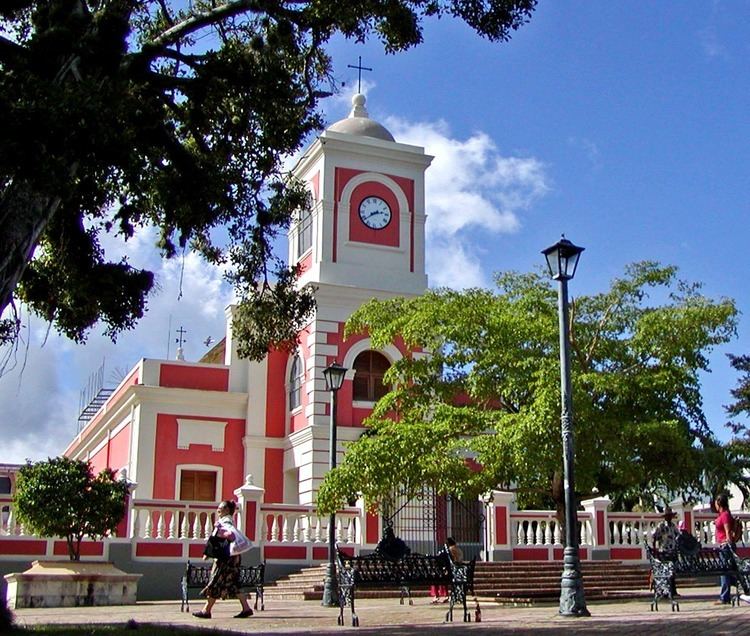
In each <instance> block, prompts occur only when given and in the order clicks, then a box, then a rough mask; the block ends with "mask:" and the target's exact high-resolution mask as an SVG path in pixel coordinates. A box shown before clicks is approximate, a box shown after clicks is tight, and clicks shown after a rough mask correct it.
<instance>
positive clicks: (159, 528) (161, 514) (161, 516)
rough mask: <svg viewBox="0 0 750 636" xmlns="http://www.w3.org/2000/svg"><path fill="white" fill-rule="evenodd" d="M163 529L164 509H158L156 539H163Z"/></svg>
mask: <svg viewBox="0 0 750 636" xmlns="http://www.w3.org/2000/svg"><path fill="white" fill-rule="evenodd" d="M164 530H166V528H165V524H164V511H163V510H161V511H159V523H158V524H157V525H156V537H157V539H163V538H164Z"/></svg>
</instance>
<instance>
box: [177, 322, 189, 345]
mask: <svg viewBox="0 0 750 636" xmlns="http://www.w3.org/2000/svg"><path fill="white" fill-rule="evenodd" d="M175 331H176V332H177V333H178V334H180V337H179V338H175V342H176V343H177V344H178V345H180V346H182V345H183V343H184V342H186V340H185V338H184V336H185V334H186V333H187V331H185V329H183V328H182V326H180V328H179V329H175Z"/></svg>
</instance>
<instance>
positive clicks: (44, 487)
mask: <svg viewBox="0 0 750 636" xmlns="http://www.w3.org/2000/svg"><path fill="white" fill-rule="evenodd" d="M127 494H128V484H127V482H125V481H122V480H120V481H118V480H115V479H114V473H113V472H112V470H110V469H105V470H103V471H101V472H100V473H99V474H98V475H97V476H94V474H93V472H92V470H91V465H90V464H89V463H88V462H83V461H78V460H73V459H68V458H67V457H55V458H50V459H48V460H47V461H41V462H37V463H34V464H32V463H31V462H28V463H27V464H26V465H25V466H23V467H21V469H20V470H19V471H18V478H17V481H16V493H15V495H14V498H13V506H14V510H15V511H16V513H17V518H18V521H19V522H20V523H21V524H23V525H24V526H25V527H26V528H27V529H28V530H30V531H31V532H33V533H35V534H37V535H39V536H43V537H65V539H66V541H67V543H68V555H69V556H70V559H71V560H72V561H78V560H79V559H80V549H81V540H82V539H83V537H85V536H89V537H91V538H93V539H96V538H100V537H103V536H105V535H107V534H109V533H110V532H112V531H113V530H114V529H115V528H116V527H117V524H118V523H120V521H121V520H122V518H123V516H124V514H125V500H126V496H127Z"/></svg>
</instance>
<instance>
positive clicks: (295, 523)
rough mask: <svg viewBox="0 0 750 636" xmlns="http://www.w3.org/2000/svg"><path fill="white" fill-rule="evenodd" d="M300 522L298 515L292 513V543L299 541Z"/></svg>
mask: <svg viewBox="0 0 750 636" xmlns="http://www.w3.org/2000/svg"><path fill="white" fill-rule="evenodd" d="M300 524H301V520H300V516H299V515H294V516H293V517H292V541H293V542H294V543H298V542H299V535H300Z"/></svg>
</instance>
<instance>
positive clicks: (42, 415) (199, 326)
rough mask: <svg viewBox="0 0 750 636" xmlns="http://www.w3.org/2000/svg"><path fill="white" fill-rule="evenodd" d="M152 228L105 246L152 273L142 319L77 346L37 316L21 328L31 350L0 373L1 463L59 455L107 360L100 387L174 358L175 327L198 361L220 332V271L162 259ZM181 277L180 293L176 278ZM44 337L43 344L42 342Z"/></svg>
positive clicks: (193, 261)
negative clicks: (93, 377)
mask: <svg viewBox="0 0 750 636" xmlns="http://www.w3.org/2000/svg"><path fill="white" fill-rule="evenodd" d="M155 236H156V234H155V232H154V231H153V230H142V231H140V232H138V233H137V235H136V236H135V237H134V239H133V240H131V241H128V242H127V244H125V245H123V244H122V242H121V241H118V240H117V239H116V238H114V237H104V239H103V241H102V243H103V246H104V248H105V251H106V254H107V257H108V258H111V259H116V258H119V257H120V256H121V255H122V254H125V253H127V255H128V259H129V261H130V262H131V263H132V264H133V265H135V266H137V267H148V268H151V269H152V271H154V273H155V276H156V281H157V289H156V290H155V292H154V293H153V294H152V295H151V296H150V298H149V301H148V307H147V312H146V315H145V317H144V318H143V319H142V320H141V321H140V322H139V323H138V325H137V327H136V328H135V330H133V331H129V332H125V333H123V334H121V335H120V336H119V337H118V339H117V342H116V343H112V342H111V341H110V340H109V339H108V338H106V337H104V336H103V335H101V332H102V331H103V329H102V327H101V326H97V327H95V328H94V330H93V332H92V333H91V334H90V336H89V338H88V341H87V343H86V344H85V345H77V344H75V343H74V342H71V341H70V340H68V339H67V338H65V337H64V336H60V335H59V334H57V333H55V332H54V331H51V332H50V331H49V330H48V326H47V324H46V323H45V322H44V321H42V320H41V319H39V318H36V317H35V316H31V317H29V319H28V323H29V326H28V328H26V329H24V332H25V334H29V335H25V336H24V337H25V338H28V339H29V343H28V349H27V350H26V351H23V350H21V351H19V352H18V356H17V357H18V359H17V363H16V365H15V367H14V368H13V369H12V370H10V371H9V372H8V373H7V374H6V375H4V376H3V377H1V378H0V404H2V405H3V407H4V408H3V409H2V411H0V438H1V439H3V440H4V442H3V452H2V454H1V455H0V462H10V463H13V462H22V461H23V460H24V459H25V458H27V457H28V458H31V459H33V460H37V459H44V458H46V457H47V456H48V455H57V454H59V453H61V452H62V451H63V450H64V448H65V447H66V446H67V444H68V442H69V441H70V440H71V439H72V438H73V436H74V435H75V433H76V431H77V417H78V406H79V392H80V390H81V389H82V388H83V387H84V386H86V385H87V383H88V380H89V376H90V374H91V373H93V372H95V371H96V370H97V369H99V367H100V366H101V365H102V362H103V361H104V364H105V373H104V380H105V385H107V386H113V385H116V384H117V383H118V382H119V380H120V379H121V376H122V375H123V373H124V372H126V371H127V370H129V369H130V368H131V367H132V366H133V365H134V364H136V363H137V362H138V360H139V359H140V358H142V357H145V358H149V357H150V358H165V357H167V351H169V357H170V358H174V357H175V353H176V347H177V343H176V342H175V340H176V337H177V334H176V333H175V330H176V329H178V328H179V327H183V328H184V329H185V330H186V332H187V334H186V339H187V341H186V343H185V345H184V350H185V357H186V359H188V360H197V359H198V358H200V356H201V355H203V353H205V351H206V350H207V347H206V345H204V340H205V339H206V338H208V337H209V336H211V337H212V338H213V339H214V342H216V341H218V340H220V339H221V338H222V337H223V336H224V308H225V307H226V306H227V305H228V304H229V303H230V302H231V301H232V292H231V290H230V289H229V287H228V286H227V285H226V284H225V283H223V281H222V277H221V276H222V273H221V271H220V270H219V269H218V268H216V267H213V266H209V265H207V264H206V263H205V262H204V261H203V260H202V259H201V258H200V257H198V256H197V255H195V254H188V255H186V257H185V260H184V271H183V262H182V259H181V258H176V259H172V260H170V261H163V260H161V259H160V258H159V257H158V253H157V252H156V249H155V248H154V240H155ZM181 276H182V297H181V298H179V299H178V297H179V294H180V277H181ZM45 336H48V337H47V341H46V343H45V344H44V346H42V342H43V341H44V338H45Z"/></svg>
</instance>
